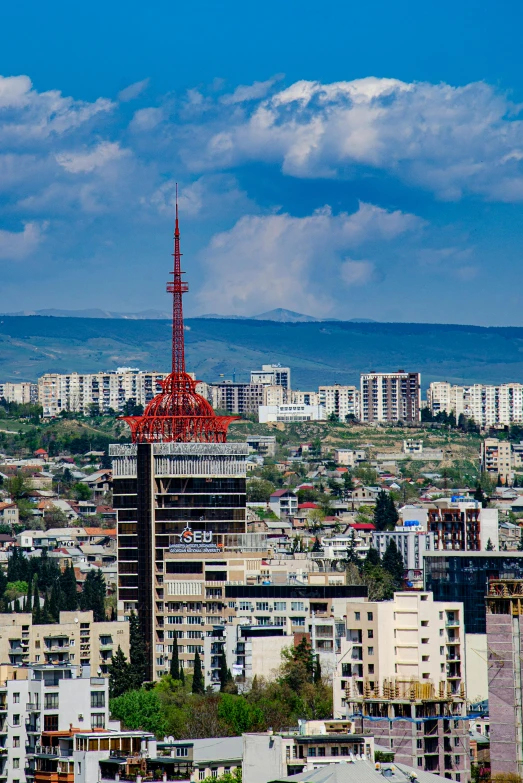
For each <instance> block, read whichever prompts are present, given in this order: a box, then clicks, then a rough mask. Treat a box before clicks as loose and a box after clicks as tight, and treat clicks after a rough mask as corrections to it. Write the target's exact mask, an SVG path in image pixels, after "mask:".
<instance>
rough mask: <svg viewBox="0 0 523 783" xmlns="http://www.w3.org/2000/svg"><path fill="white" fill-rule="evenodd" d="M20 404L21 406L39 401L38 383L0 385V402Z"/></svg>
mask: <svg viewBox="0 0 523 783" xmlns="http://www.w3.org/2000/svg"><path fill="white" fill-rule="evenodd" d="M2 398H3V399H4V400H5V401H6V402H18V403H20V404H25V403H30V402H37V401H38V385H37V384H36V383H25V382H22V383H0V400H1V399H2Z"/></svg>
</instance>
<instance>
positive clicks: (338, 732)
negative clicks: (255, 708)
mask: <svg viewBox="0 0 523 783" xmlns="http://www.w3.org/2000/svg"><path fill="white" fill-rule="evenodd" d="M352 726H353V724H352V723H351V722H350V721H337V720H332V721H327V720H326V721H302V722H301V725H300V731H299V733H295V732H289V733H287V732H273V731H272V730H269V731H266V732H259V733H252V734H244V735H243V781H244V783H267V781H271V780H283V779H286V778H287V776H288V775H292V776H293V777H292V780H295V779H297V777H298V773H300V772H307V773H308V776H310V774H311V772H312V771H313V770H315V769H321V770H324V771H325V768H326V767H328V768H330V767H331V766H332V767H333V768H334V767H335V766H336V767H340V766H343V768H344V771H345V768H346V767H348V766H349V764H348V762H353V761H354V760H355V759H358V760H360V759H366V761H367V763H368V764H369V765H372V767H374V740H373V738H372V736H363V735H362V734H357V733H355V732H353V731H352ZM343 762H345V763H343ZM361 763H362V764H363V763H364V762H361ZM295 776H296V777H295ZM306 779H307V778H306ZM356 780H357V779H356V778H355V779H354V781H355V783H356ZM360 780H361V778H360Z"/></svg>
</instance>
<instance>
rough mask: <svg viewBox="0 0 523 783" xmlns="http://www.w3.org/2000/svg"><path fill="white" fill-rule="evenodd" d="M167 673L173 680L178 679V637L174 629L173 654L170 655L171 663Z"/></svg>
mask: <svg viewBox="0 0 523 783" xmlns="http://www.w3.org/2000/svg"><path fill="white" fill-rule="evenodd" d="M169 674H170V675H171V677H172V678H173V680H179V679H180V658H179V655H178V639H177V638H176V631H175V633H174V639H173V654H172V656H171V665H170V668H169Z"/></svg>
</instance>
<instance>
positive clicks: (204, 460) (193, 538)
mask: <svg viewBox="0 0 523 783" xmlns="http://www.w3.org/2000/svg"><path fill="white" fill-rule="evenodd" d="M247 454H248V446H247V444H246V443H137V444H129V445H114V446H111V447H110V455H111V456H112V458H113V496H114V506H115V508H116V509H117V514H118V616H119V617H125V616H127V615H128V614H129V612H130V611H131V610H137V611H138V614H139V616H140V619H141V622H142V627H143V630H144V634H145V638H146V643H147V656H148V658H147V660H148V664H147V676H148V678H149V679H150V680H153V679H158V678H159V677H161V676H162V675H163V674H164V673H165V671H166V670H167V669H168V666H169V660H170V653H172V641H171V642H170V644H169V639H171V640H172V639H173V638H175V635H176V638H178V639H181V638H186V639H190V640H194V641H192V642H191V643H190V644H188V645H187V647H188V648H189V649H188V651H187V653H188V654H187V655H186V654H185V651H184V652H183V653H182V654H181V656H180V657H181V660H182V661H183V662H184V663H185V664H186V665H187V666H190V665H191V664H192V661H193V659H194V653H195V652H196V649H197V648H199V647H201V645H202V643H201V642H199V640H201V639H202V637H203V633H205V630H206V626H207V625H211V626H212V624H213V622H216V621H217V620H218V618H221V617H222V615H223V610H222V600H221V599H222V598H223V587H224V584H223V583H224V581H226V579H227V560H228V558H232V559H233V560H234V559H236V560H238V558H239V555H240V554H241V553H242V552H244V553H245V552H247V553H248V552H249V550H254V551H257V550H259V548H260V547H259V545H258V537H257V536H254V537H252V536H248V535H246V495H245V492H246V488H245V482H246V457H247ZM262 554H263V553H262ZM261 556H262V555H260V558H259V559H261ZM233 570H234V569H233ZM236 570H237V571H238V573H237V574H236V575H235V576H236V579H237V580H243V579H245V572H244V565H243V562H242V563H239V564H238V568H237V569H236ZM209 618H210V623H207V622H206V619H209ZM189 626H191V627H189ZM182 646H185V645H184V644H183V643H182ZM169 647H170V650H169ZM193 648H194V649H193ZM199 651H200V650H199V649H198V652H199Z"/></svg>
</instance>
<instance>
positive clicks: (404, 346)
mask: <svg viewBox="0 0 523 783" xmlns="http://www.w3.org/2000/svg"><path fill="white" fill-rule="evenodd" d="M170 339H171V325H170V322H169V321H168V320H162V319H154V320H141V319H123V318H100V319H96V318H67V317H60V318H51V317H48V316H0V382H1V381H8V380H17V379H19V380H35V379H36V378H37V377H38V376H39V375H42V374H43V373H44V372H70V371H72V370H77V371H79V372H93V371H95V370H101V369H105V370H111V369H115V368H116V367H119V366H131V367H140V368H142V369H154V370H168V369H169V364H170V355H171V350H170ZM186 340H187V366H188V368H189V369H191V370H193V371H194V372H196V374H197V376H198V378H201V379H202V380H206V381H216V380H218V379H219V378H220V376H223V377H225V378H231V377H232V373H233V371H235V374H236V379H237V380H247V379H248V377H249V372H250V370H251V369H252V368H256V367H260V366H261V364H262V363H268V362H281V364H285V365H289V366H290V367H291V368H292V372H293V376H292V385H293V387H294V388H301V389H307V388H315V387H317V386H318V384H320V383H358V382H359V374H360V372H365V371H369V370H397V369H398V368H403V369H406V370H419V371H420V372H421V374H422V382H423V385H424V386H426V385H427V384H428V383H430V382H431V381H434V380H448V381H451V382H453V383H472V382H485V383H493V382H507V381H523V328H521V327H490V328H484V327H480V326H456V325H446V324H402V323H374V322H371V323H367V322H348V321H318V322H317V321H313V322H305V323H303V322H302V323H300V322H298V323H292V322H291V323H289V322H278V321H272V320H256V319H241V320H238V319H227V318H220V319H209V318H189V319H187V322H186Z"/></svg>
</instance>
